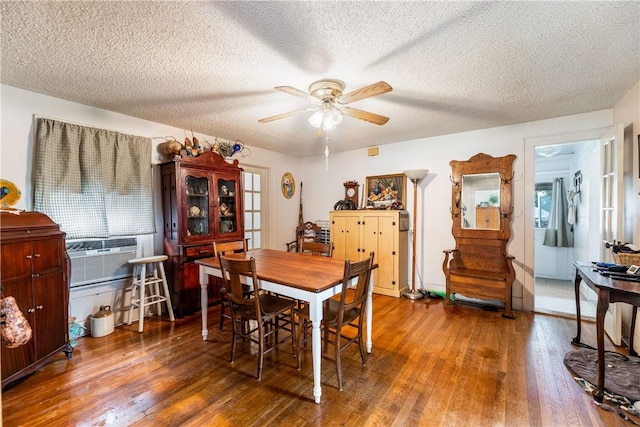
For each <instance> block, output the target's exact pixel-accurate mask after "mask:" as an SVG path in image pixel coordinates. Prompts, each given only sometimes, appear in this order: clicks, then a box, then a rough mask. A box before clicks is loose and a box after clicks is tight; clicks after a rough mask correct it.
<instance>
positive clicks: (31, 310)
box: [27, 308, 36, 313]
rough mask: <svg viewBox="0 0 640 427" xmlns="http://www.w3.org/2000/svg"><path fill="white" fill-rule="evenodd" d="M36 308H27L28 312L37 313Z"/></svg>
mask: <svg viewBox="0 0 640 427" xmlns="http://www.w3.org/2000/svg"><path fill="white" fill-rule="evenodd" d="M35 311H36V309H35V308H30V309H28V310H27V313H35Z"/></svg>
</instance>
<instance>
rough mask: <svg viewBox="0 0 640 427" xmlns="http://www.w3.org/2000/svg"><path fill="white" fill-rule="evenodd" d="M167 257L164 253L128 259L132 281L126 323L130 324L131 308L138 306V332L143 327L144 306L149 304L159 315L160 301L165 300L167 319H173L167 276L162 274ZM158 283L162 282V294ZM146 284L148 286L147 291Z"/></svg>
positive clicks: (160, 309)
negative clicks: (154, 306) (131, 267)
mask: <svg viewBox="0 0 640 427" xmlns="http://www.w3.org/2000/svg"><path fill="white" fill-rule="evenodd" d="M167 259H168V257H167V256H166V255H157V256H150V257H145V258H133V259H130V260H129V264H133V283H132V284H131V303H130V304H129V322H128V323H127V325H130V324H131V317H132V315H133V308H134V307H138V308H139V315H138V332H142V329H143V327H144V311H145V310H144V308H145V307H147V306H149V305H154V304H155V305H156V310H157V314H158V316H160V315H162V302H166V303H167V310H168V311H169V319H171V321H172V322H173V321H174V320H175V319H174V317H173V307H172V306H171V298H170V294H169V287H168V286H167V278H166V276H165V274H164V265H163V264H162V263H163V261H166V260H167ZM147 270H149V271H147ZM158 271H160V277H158ZM148 273H150V274H148ZM159 283H162V288H163V291H164V295H163V294H161V293H160V286H158V285H159ZM147 286H148V287H149V290H148V293H147Z"/></svg>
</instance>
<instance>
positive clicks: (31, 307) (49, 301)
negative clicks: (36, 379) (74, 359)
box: [0, 212, 72, 387]
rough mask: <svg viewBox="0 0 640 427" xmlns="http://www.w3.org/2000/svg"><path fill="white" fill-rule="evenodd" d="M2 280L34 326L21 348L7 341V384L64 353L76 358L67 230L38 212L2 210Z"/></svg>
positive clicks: (4, 356)
mask: <svg viewBox="0 0 640 427" xmlns="http://www.w3.org/2000/svg"><path fill="white" fill-rule="evenodd" d="M0 255H1V259H0V284H1V286H2V294H3V295H4V296H12V297H14V298H15V299H16V302H17V304H18V307H19V308H20V311H22V313H23V315H24V316H25V317H26V318H27V321H28V322H29V324H30V325H31V329H32V330H33V336H32V338H31V340H30V341H29V342H28V343H27V344H25V345H23V346H20V347H17V348H6V347H5V346H4V345H3V346H2V356H1V357H2V387H4V386H5V385H7V384H9V383H11V382H13V381H15V380H17V379H19V378H21V377H23V376H25V375H28V374H30V373H32V372H34V371H35V370H37V369H38V368H40V367H41V366H42V365H43V364H45V363H46V362H48V361H49V360H50V359H51V358H52V357H53V356H55V355H56V354H57V353H58V352H60V351H63V352H65V354H66V355H67V357H69V358H70V357H71V352H72V348H71V346H70V344H69V324H68V310H69V308H68V307H69V281H68V278H69V274H68V269H69V267H68V265H69V264H68V262H67V260H68V258H67V257H66V248H65V235H64V233H63V232H62V231H60V227H59V226H58V225H57V224H55V223H54V222H53V221H51V219H50V218H49V217H47V216H46V215H44V214H41V213H38V212H22V213H20V215H15V214H13V213H7V212H0Z"/></svg>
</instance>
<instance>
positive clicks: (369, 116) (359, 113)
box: [340, 107, 389, 125]
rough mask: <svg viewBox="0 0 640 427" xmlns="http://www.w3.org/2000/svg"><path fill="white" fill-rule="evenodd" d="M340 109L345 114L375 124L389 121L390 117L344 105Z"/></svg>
mask: <svg viewBox="0 0 640 427" xmlns="http://www.w3.org/2000/svg"><path fill="white" fill-rule="evenodd" d="M340 111H342V114H344V115H345V116H349V117H353V118H355V119H360V120H364V121H365V122H369V123H373V124H374V125H383V124H385V123H387V122H388V121H389V117H385V116H381V115H379V114H375V113H370V112H368V111H363V110H358V109H357V108H351V107H342V108H341V109H340Z"/></svg>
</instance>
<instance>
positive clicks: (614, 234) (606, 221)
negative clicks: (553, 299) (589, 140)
mask: <svg viewBox="0 0 640 427" xmlns="http://www.w3.org/2000/svg"><path fill="white" fill-rule="evenodd" d="M623 151H624V128H623V126H622V124H618V125H616V126H614V127H613V128H612V129H611V131H610V132H607V133H606V134H604V135H603V136H602V138H600V160H601V163H600V164H601V168H600V171H601V182H600V185H601V188H600V233H601V234H600V236H601V242H600V243H601V244H600V259H601V260H603V261H607V262H612V261H613V260H612V258H611V251H610V250H609V249H607V248H606V246H605V245H606V243H607V242H614V241H617V240H622V231H623V228H622V227H623V222H622V220H623V212H624V207H623V206H622V204H623V202H624V198H623V190H624V189H623V185H622V174H623V172H624V171H623V169H624V164H623ZM604 329H605V331H606V332H607V335H609V337H610V338H611V340H612V341H613V342H614V343H615V344H616V345H620V344H621V342H622V318H621V313H620V310H618V304H617V303H613V304H609V310H608V311H607V315H606V317H605V319H604Z"/></svg>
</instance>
